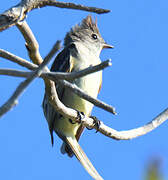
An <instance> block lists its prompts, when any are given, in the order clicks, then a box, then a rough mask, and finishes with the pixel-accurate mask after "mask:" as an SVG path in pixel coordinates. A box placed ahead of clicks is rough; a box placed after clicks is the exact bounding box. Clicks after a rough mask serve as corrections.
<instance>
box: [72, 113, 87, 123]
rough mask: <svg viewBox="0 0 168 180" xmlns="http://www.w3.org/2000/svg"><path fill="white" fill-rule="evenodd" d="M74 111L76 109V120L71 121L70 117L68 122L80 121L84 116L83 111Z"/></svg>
mask: <svg viewBox="0 0 168 180" xmlns="http://www.w3.org/2000/svg"><path fill="white" fill-rule="evenodd" d="M76 111H77V118H76V120H77V122H76V121H73V120H72V119H69V122H70V123H71V124H76V123H81V122H82V119H83V118H84V117H85V114H84V113H83V112H80V111H78V110H76Z"/></svg>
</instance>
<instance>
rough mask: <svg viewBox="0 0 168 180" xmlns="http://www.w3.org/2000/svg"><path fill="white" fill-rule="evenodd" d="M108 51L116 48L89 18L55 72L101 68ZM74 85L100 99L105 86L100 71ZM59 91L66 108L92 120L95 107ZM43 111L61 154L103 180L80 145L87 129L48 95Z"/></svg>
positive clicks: (70, 38) (74, 32)
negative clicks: (104, 52)
mask: <svg viewBox="0 0 168 180" xmlns="http://www.w3.org/2000/svg"><path fill="white" fill-rule="evenodd" d="M104 48H113V46H111V45H108V44H106V43H105V41H104V39H103V38H102V37H101V35H100V33H99V30H98V27H97V22H94V21H93V20H92V17H91V16H87V17H86V18H85V19H83V21H82V22H81V24H80V25H76V26H74V27H73V28H72V29H71V30H70V32H68V33H67V34H66V37H65V39H64V49H63V50H62V51H61V52H60V53H59V54H58V55H57V57H56V59H55V61H54V63H53V65H52V67H51V71H54V72H76V71H80V70H82V69H85V68H87V67H89V66H93V65H97V64H99V63H100V62H101V60H100V58H99V55H100V52H101V50H102V49H104ZM72 83H74V84H76V85H77V86H78V87H79V88H81V89H82V90H84V91H85V92H86V93H87V94H89V95H90V96H92V97H94V98H96V97H97V95H98V93H99V91H100V88H101V84H102V72H101V71H99V72H96V73H92V74H89V75H87V76H84V77H82V78H79V79H75V80H73V81H72ZM56 90H57V93H58V97H59V99H60V100H61V101H62V103H63V104H65V105H66V106H68V107H70V108H73V109H75V110H77V111H79V112H83V113H84V114H85V115H86V116H90V114H91V111H92V108H93V104H91V103H90V102H88V101H86V100H84V99H82V98H80V97H79V96H77V95H76V94H74V93H73V92H71V91H70V90H68V89H66V88H64V87H60V86H59V85H56ZM43 111H44V115H45V117H46V119H47V121H48V125H49V129H50V133H51V140H52V144H53V131H55V132H56V134H57V135H58V136H59V137H60V138H61V139H62V140H63V145H62V147H61V152H62V153H63V154H64V153H67V154H68V155H69V156H70V157H72V156H73V154H75V156H76V157H77V159H78V160H79V161H80V163H81V164H82V165H83V166H84V168H85V169H86V170H87V171H88V173H89V174H90V175H91V176H92V177H93V178H94V179H97V180H100V179H102V177H101V176H100V175H99V174H98V172H97V171H96V169H95V168H94V167H93V165H92V164H91V162H90V161H89V159H88V158H87V156H86V155H85V153H84V152H83V150H82V149H81V147H80V146H79V144H78V140H79V138H80V136H81V134H82V132H83V130H84V127H83V126H82V125H81V124H80V123H73V122H72V121H70V120H69V119H67V118H65V117H63V116H62V115H61V114H59V113H58V112H57V111H56V110H55V109H54V108H53V106H52V105H51V104H50V103H49V101H48V98H47V95H46V94H45V95H44V100H43Z"/></svg>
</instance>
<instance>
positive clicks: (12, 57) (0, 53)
mask: <svg viewBox="0 0 168 180" xmlns="http://www.w3.org/2000/svg"><path fill="white" fill-rule="evenodd" d="M0 57H2V58H4V59H7V60H10V61H12V62H15V63H17V64H19V65H21V66H23V67H26V68H28V69H30V70H35V69H36V68H38V66H37V65H35V64H33V63H31V62H29V61H27V60H25V59H23V58H21V57H19V56H16V55H14V54H12V53H10V52H8V51H6V50H3V49H0Z"/></svg>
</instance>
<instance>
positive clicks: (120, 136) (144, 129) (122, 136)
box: [86, 108, 168, 140]
mask: <svg viewBox="0 0 168 180" xmlns="http://www.w3.org/2000/svg"><path fill="white" fill-rule="evenodd" d="M167 119H168V108H167V109H165V110H164V111H163V112H161V113H160V114H159V115H158V116H157V117H155V118H154V119H153V120H152V121H151V122H149V123H147V124H146V125H144V126H141V127H139V128H135V129H131V130H126V131H117V130H115V129H112V128H110V127H108V126H106V125H104V124H103V122H101V123H100V126H99V128H97V127H96V126H95V127H94V129H96V130H97V131H99V132H101V133H102V134H104V135H105V136H108V137H110V138H113V139H116V140H130V139H133V138H136V137H138V136H142V135H145V134H147V133H149V132H150V131H152V130H154V129H156V128H157V127H158V126H160V125H161V124H162V123H163V122H164V121H166V120H167ZM92 123H93V121H92V120H90V122H87V124H92ZM86 126H87V125H86ZM90 127H93V126H90Z"/></svg>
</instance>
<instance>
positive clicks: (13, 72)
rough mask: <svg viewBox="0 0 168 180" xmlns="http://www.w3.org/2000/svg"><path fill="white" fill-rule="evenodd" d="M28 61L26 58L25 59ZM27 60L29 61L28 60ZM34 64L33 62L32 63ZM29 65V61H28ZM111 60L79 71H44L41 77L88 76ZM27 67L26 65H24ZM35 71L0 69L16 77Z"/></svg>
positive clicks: (59, 78)
mask: <svg viewBox="0 0 168 180" xmlns="http://www.w3.org/2000/svg"><path fill="white" fill-rule="evenodd" d="M25 61H26V60H25ZM26 62H27V61H26ZM31 64H32V63H31ZM26 65H27V63H26ZM32 65H33V66H31V65H29V64H28V67H29V68H30V69H32V68H33V67H35V68H34V69H36V68H37V67H38V66H37V65H34V64H32ZM111 65H112V63H111V60H106V61H104V62H102V63H100V64H98V65H95V66H90V67H88V68H85V69H83V70H81V71H77V72H70V73H67V72H42V73H41V75H40V77H42V78H48V79H50V80H53V81H55V80H56V79H57V80H61V79H63V80H74V79H77V78H80V77H83V76H86V75H88V74H91V73H94V72H97V71H101V70H103V69H104V68H106V67H109V66H111ZM24 67H25V66H24ZM32 73H33V72H28V71H21V70H15V69H0V75H7V76H14V77H25V78H27V77H29V76H30V75H31V74H32Z"/></svg>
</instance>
